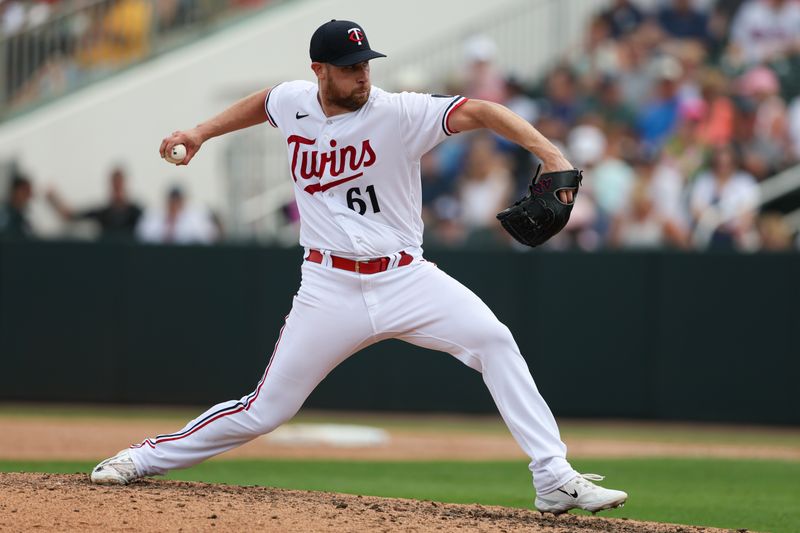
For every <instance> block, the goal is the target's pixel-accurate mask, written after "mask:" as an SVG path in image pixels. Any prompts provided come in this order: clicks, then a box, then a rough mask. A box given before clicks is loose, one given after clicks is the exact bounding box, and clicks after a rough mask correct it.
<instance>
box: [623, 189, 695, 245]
mask: <svg viewBox="0 0 800 533" xmlns="http://www.w3.org/2000/svg"><path fill="white" fill-rule="evenodd" d="M609 243H610V244H611V246H612V247H614V248H636V249H653V248H663V247H665V246H668V245H675V246H681V247H683V246H685V245H686V235H685V233H684V232H683V231H682V230H681V229H680V228H679V227H677V226H676V225H675V224H674V222H672V221H671V220H670V219H668V218H666V217H664V216H663V215H661V214H660V213H659V212H658V210H657V209H656V207H655V202H654V201H653V198H652V197H651V196H650V192H649V190H648V187H647V183H645V182H644V181H643V180H640V181H637V182H636V183H635V185H634V186H633V190H632V191H631V201H630V203H629V204H628V206H626V208H625V209H623V210H621V211H620V212H619V213H617V214H616V215H615V217H614V221H613V224H612V227H611V232H610V236H609Z"/></svg>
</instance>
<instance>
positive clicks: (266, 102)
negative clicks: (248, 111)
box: [264, 83, 280, 128]
mask: <svg viewBox="0 0 800 533" xmlns="http://www.w3.org/2000/svg"><path fill="white" fill-rule="evenodd" d="M278 85H280V83H279V84H278ZM278 85H276V86H275V87H277V86H278ZM275 87H273V88H272V89H270V90H269V92H268V93H267V98H266V100H264V111H266V112H267V121H268V122H269V125H270V126H272V127H273V128H277V127H278V123H277V122H275V118H274V117H273V116H272V113H270V112H269V97H270V96H272V91H274V90H275Z"/></svg>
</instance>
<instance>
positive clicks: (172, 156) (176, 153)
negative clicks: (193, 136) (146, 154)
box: [164, 144, 186, 165]
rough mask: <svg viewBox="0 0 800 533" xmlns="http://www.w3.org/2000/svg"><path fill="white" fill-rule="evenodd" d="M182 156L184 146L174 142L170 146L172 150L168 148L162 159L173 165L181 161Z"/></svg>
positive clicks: (184, 150)
mask: <svg viewBox="0 0 800 533" xmlns="http://www.w3.org/2000/svg"><path fill="white" fill-rule="evenodd" d="M184 158H186V146H184V145H182V144H176V145H175V146H173V147H172V150H168V151H167V153H166V154H164V159H166V160H167V161H169V162H170V163H172V164H174V165H177V164H178V163H181V162H183V160H184Z"/></svg>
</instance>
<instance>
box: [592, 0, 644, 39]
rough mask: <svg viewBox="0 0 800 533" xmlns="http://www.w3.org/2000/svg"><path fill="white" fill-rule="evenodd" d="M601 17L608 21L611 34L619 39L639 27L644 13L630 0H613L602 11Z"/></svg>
mask: <svg viewBox="0 0 800 533" xmlns="http://www.w3.org/2000/svg"><path fill="white" fill-rule="evenodd" d="M602 17H603V18H604V19H605V20H606V21H607V22H608V25H609V28H610V29H611V35H612V36H613V37H614V38H615V39H619V38H620V37H623V36H625V35H627V34H629V33H631V32H632V31H634V30H635V29H636V28H638V27H639V24H641V23H642V21H643V20H644V13H642V11H641V10H640V9H639V8H638V7H636V5H634V4H633V3H632V2H631V1H630V0H614V2H613V4H612V5H611V7H609V8H608V9H607V10H605V11H603V13H602Z"/></svg>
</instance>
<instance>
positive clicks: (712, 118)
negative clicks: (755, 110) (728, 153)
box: [697, 68, 736, 146]
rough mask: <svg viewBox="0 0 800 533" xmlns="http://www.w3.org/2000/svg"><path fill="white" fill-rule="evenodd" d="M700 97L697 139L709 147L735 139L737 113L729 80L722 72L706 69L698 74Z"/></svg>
mask: <svg viewBox="0 0 800 533" xmlns="http://www.w3.org/2000/svg"><path fill="white" fill-rule="evenodd" d="M698 82H699V85H700V96H701V98H702V102H701V103H700V105H699V109H698V111H699V113H700V116H699V120H698V124H697V138H698V140H700V141H701V142H702V143H704V144H707V145H715V146H718V145H722V144H727V143H729V142H731V140H732V139H733V125H734V114H735V112H736V110H735V108H734V105H733V101H732V100H731V98H730V95H729V90H728V80H727V78H726V77H725V75H724V74H722V72H720V71H719V70H717V69H714V68H706V69H704V70H702V71H700V73H699V74H698Z"/></svg>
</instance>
